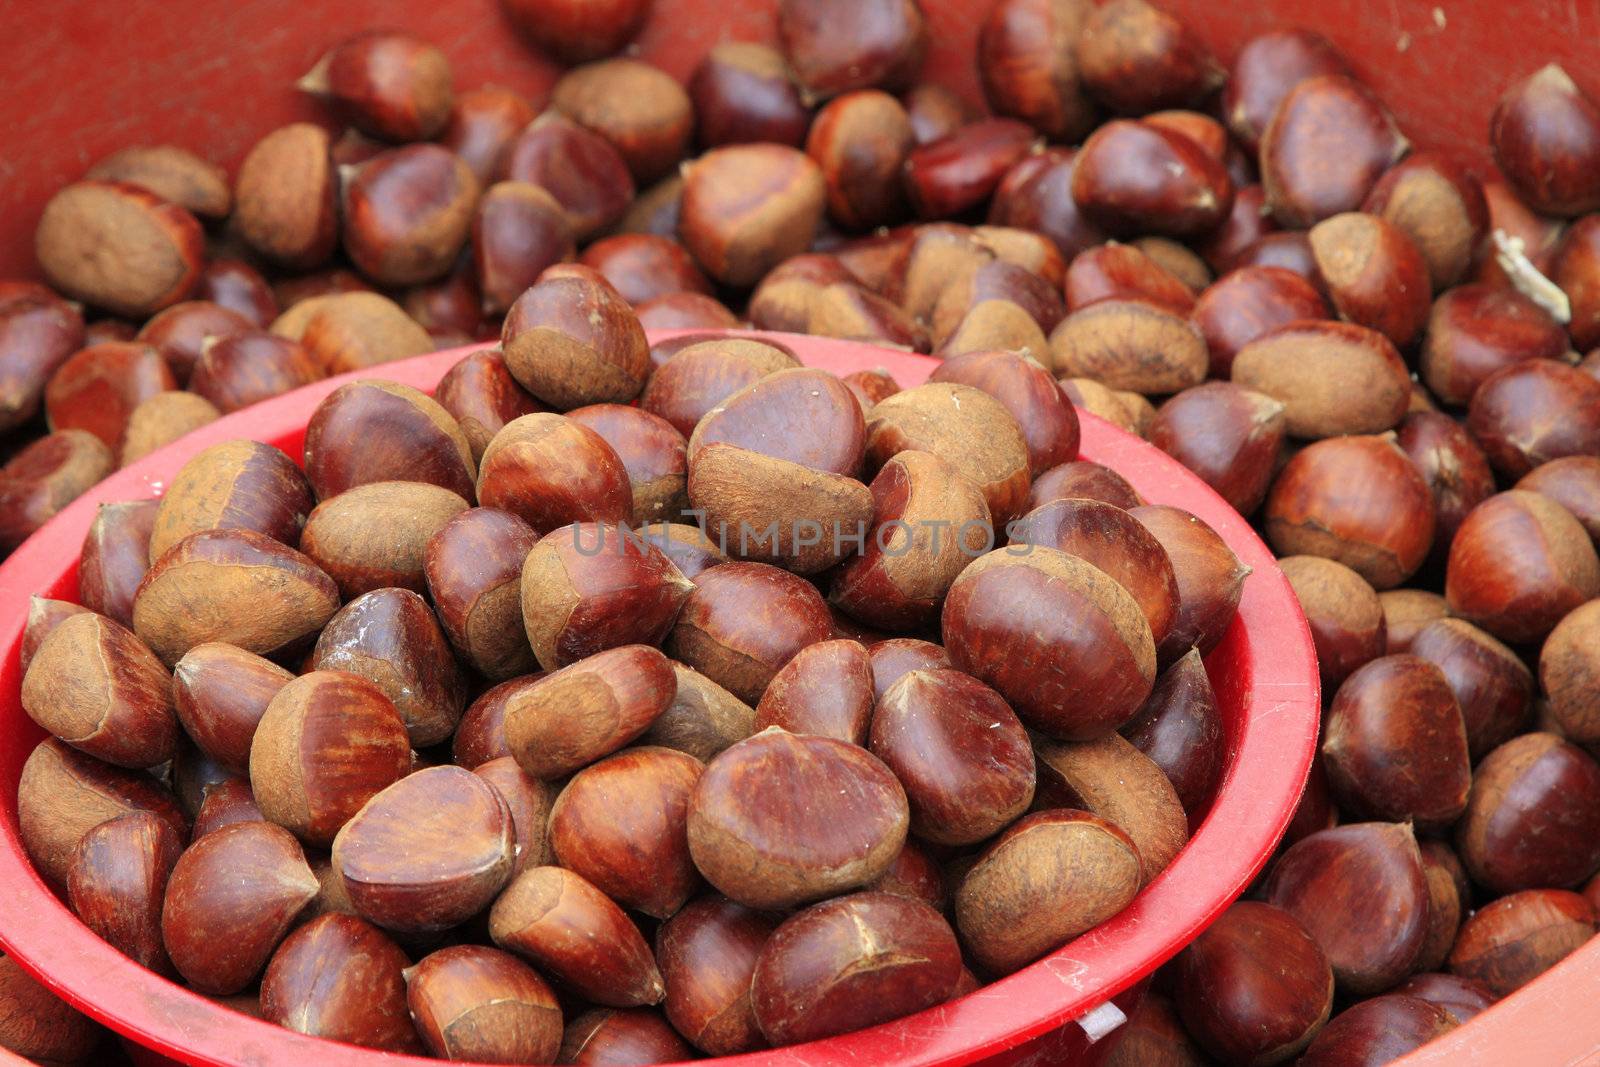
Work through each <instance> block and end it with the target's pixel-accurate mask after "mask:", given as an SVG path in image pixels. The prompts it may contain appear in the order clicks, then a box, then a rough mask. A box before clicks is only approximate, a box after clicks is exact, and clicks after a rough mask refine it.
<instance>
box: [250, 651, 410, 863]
mask: <svg viewBox="0 0 1600 1067" xmlns="http://www.w3.org/2000/svg"><path fill="white" fill-rule="evenodd" d="M410 772H411V741H410V738H408V737H407V736H406V728H405V723H403V722H402V721H401V720H400V713H399V712H397V711H396V710H395V708H394V704H393V703H391V702H390V700H389V698H388V697H386V696H384V694H383V691H382V690H380V689H379V688H378V687H377V686H376V685H374V684H373V683H371V682H369V681H367V680H366V679H365V678H359V677H357V676H356V675H353V674H345V673H343V672H341V671H313V672H311V673H310V674H305V675H301V676H300V677H299V678H296V679H295V680H294V681H292V682H289V683H288V684H287V685H285V686H284V687H283V688H282V689H280V690H278V693H277V695H276V696H274V697H273V698H272V701H271V702H270V703H269V704H268V705H267V710H266V713H265V714H263V715H262V717H261V721H260V723H259V724H258V725H257V727H256V732H255V737H254V739H253V740H252V741H251V744H250V784H251V787H252V789H253V790H254V791H255V795H256V803H257V804H258V805H260V807H261V812H262V814H263V815H265V816H266V817H267V818H268V819H269V820H271V821H272V822H274V823H277V824H278V825H279V826H283V827H285V828H287V829H289V830H291V831H293V832H294V834H295V835H296V836H297V837H299V838H300V839H301V840H303V841H305V842H306V843H307V844H311V845H321V846H324V847H325V846H327V845H330V844H332V843H333V839H334V837H335V835H337V834H338V832H339V828H340V827H342V826H343V825H344V824H345V823H346V822H348V821H349V820H350V818H351V816H353V815H355V813H356V812H357V811H359V810H361V807H362V806H363V805H364V804H366V802H367V801H368V800H370V799H371V798H372V797H374V796H376V795H377V794H378V793H379V792H380V791H382V790H383V789H384V788H386V787H387V786H389V785H391V784H393V783H394V782H397V781H399V780H400V779H401V778H403V777H405V776H406V775H407V774H409V773H410Z"/></svg>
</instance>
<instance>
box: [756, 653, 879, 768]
mask: <svg viewBox="0 0 1600 1067" xmlns="http://www.w3.org/2000/svg"><path fill="white" fill-rule="evenodd" d="M873 703H874V696H873V691H872V665H871V663H870V661H869V660H868V657H867V650H866V649H865V648H863V647H862V646H861V644H860V643H859V642H856V641H844V640H838V641H819V642H817V643H816V644H814V645H808V646H806V647H805V648H803V649H801V650H800V652H799V653H798V654H797V655H796V656H795V657H794V658H793V659H791V660H790V661H789V662H788V663H786V664H784V666H783V669H782V670H780V671H778V673H777V674H775V675H773V677H772V681H771V682H770V683H769V684H768V685H767V690H766V692H765V693H763V694H761V702H760V703H759V704H757V705H756V714H755V724H754V728H755V729H756V730H764V729H766V728H767V727H769V726H780V727H782V728H783V729H785V730H788V731H789V732H790V733H797V734H817V735H820V736H823V737H835V738H838V739H839V740H841V741H849V742H851V743H852V744H857V745H864V744H866V740H867V726H868V723H869V722H870V721H871V718H872V714H873Z"/></svg>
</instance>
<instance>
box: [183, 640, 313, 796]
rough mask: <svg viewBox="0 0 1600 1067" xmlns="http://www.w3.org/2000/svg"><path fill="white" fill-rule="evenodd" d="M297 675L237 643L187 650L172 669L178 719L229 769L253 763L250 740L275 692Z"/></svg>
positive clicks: (213, 756)
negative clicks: (234, 644) (238, 645)
mask: <svg viewBox="0 0 1600 1067" xmlns="http://www.w3.org/2000/svg"><path fill="white" fill-rule="evenodd" d="M293 678H294V675H293V674H292V673H291V672H289V671H287V670H285V669H284V668H282V667H279V666H278V665H277V664H275V663H273V662H271V661H270V660H266V659H262V658H261V657H260V656H256V655H252V654H251V653H249V652H246V651H244V650H243V649H240V648H235V647H234V646H233V645H227V644H221V643H217V642H211V643H206V644H200V645H196V646H194V647H193V648H191V649H190V650H189V651H188V652H186V653H185V654H184V656H183V658H182V659H180V660H178V662H177V665H176V666H175V667H174V668H173V670H172V695H173V704H174V707H175V709H176V711H177V716H178V721H179V722H180V723H181V724H182V725H183V728H184V731H185V732H186V733H187V734H188V735H189V737H190V738H192V739H193V740H194V742H195V744H196V745H198V746H199V747H200V749H201V751H203V752H205V754H206V755H207V756H209V757H211V758H212V759H214V760H216V761H217V762H218V763H220V764H221V765H222V766H224V767H226V768H227V769H229V770H232V771H237V772H241V773H243V772H245V771H248V770H249V767H250V743H251V740H252V739H253V738H254V737H255V732H256V726H257V724H258V723H260V721H261V716H262V715H264V714H265V713H266V710H267V706H268V705H269V704H270V703H271V702H272V698H273V697H274V696H276V695H277V694H278V691H279V690H280V689H282V688H283V687H284V686H285V685H286V684H288V683H289V682H290V681H291V680H293Z"/></svg>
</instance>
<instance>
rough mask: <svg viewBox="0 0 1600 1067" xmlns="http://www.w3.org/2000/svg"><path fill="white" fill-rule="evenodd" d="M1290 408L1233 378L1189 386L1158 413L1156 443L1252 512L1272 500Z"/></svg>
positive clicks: (1239, 508)
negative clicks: (1270, 494) (1270, 489)
mask: <svg viewBox="0 0 1600 1067" xmlns="http://www.w3.org/2000/svg"><path fill="white" fill-rule="evenodd" d="M1283 411H1284V406H1283V405H1282V404H1281V403H1279V402H1278V401H1276V400H1274V399H1272V397H1270V396H1267V395H1266V394H1265V393H1257V392H1255V391H1254V390H1251V389H1246V388H1244V387H1243V386H1239V385H1235V384H1233V383H1232V382H1207V383H1205V384H1203V385H1198V386H1195V387H1194V388H1193V389H1186V390H1184V391H1183V392H1182V393H1179V394H1178V395H1177V396H1175V397H1173V398H1172V399H1171V400H1168V401H1167V402H1166V403H1165V404H1162V405H1161V407H1160V408H1159V409H1158V410H1157V412H1156V420H1155V422H1154V423H1152V424H1151V426H1150V443H1151V444H1153V445H1155V446H1156V447H1157V448H1159V449H1161V450H1162V451H1163V452H1165V453H1167V454H1168V455H1170V456H1172V457H1173V458H1174V459H1176V460H1177V461H1178V462H1179V463H1182V464H1183V465H1184V466H1185V467H1188V468H1189V469H1190V470H1192V471H1194V472H1195V473H1196V474H1198V475H1200V477H1201V479H1202V480H1203V481H1205V483H1206V484H1207V485H1209V486H1211V488H1213V489H1215V490H1216V491H1217V493H1218V494H1219V495H1220V496H1221V497H1222V499H1224V500H1226V501H1227V502H1228V503H1229V504H1231V505H1233V507H1234V509H1235V510H1237V511H1238V512H1239V513H1240V514H1242V515H1249V514H1251V513H1252V512H1254V511H1255V510H1256V508H1258V507H1260V506H1261V502H1262V501H1263V500H1265V499H1266V496H1267V488H1268V486H1269V485H1270V484H1271V482H1272V476H1273V466H1274V464H1275V463H1276V461H1277V458H1278V452H1279V450H1280V449H1281V448H1282V446H1283V439H1284V426H1285V421H1284V417H1283Z"/></svg>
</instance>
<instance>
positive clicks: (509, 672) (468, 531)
mask: <svg viewBox="0 0 1600 1067" xmlns="http://www.w3.org/2000/svg"><path fill="white" fill-rule="evenodd" d="M537 541H538V537H537V535H536V534H535V533H534V532H533V530H532V528H530V527H529V526H528V524H527V523H525V522H523V521H522V520H521V519H519V518H517V517H516V516H515V515H513V514H511V513H510V512H508V511H499V510H496V509H494V508H471V509H468V510H467V511H463V512H461V513H460V514H459V515H457V516H455V517H454V518H452V519H451V520H450V521H449V522H447V523H445V524H444V525H443V526H441V527H440V528H439V529H438V531H437V532H435V533H434V535H433V537H432V538H430V539H429V541H428V545H427V549H426V552H425V555H424V561H423V573H424V576H425V577H426V578H427V583H428V593H429V595H430V596H431V597H432V599H433V603H434V609H435V611H436V612H437V613H438V616H439V621H440V623H441V624H442V625H443V626H444V632H445V634H446V635H447V636H448V637H449V638H450V644H451V646H452V647H454V648H455V650H456V653H457V654H458V655H460V656H461V657H462V658H463V659H464V660H466V662H467V663H468V664H470V665H471V666H472V667H473V668H474V669H476V670H477V671H478V672H479V673H481V674H483V675H485V676H486V677H488V678H490V679H491V680H495V681H503V680H505V679H507V678H511V677H514V676H516V675H519V674H524V673H526V672H528V671H531V670H533V669H534V667H535V665H536V664H535V660H534V657H533V652H532V650H531V649H530V648H529V647H528V644H527V641H526V639H525V637H524V632H525V631H523V629H522V626H521V617H522V608H521V595H520V591H519V590H520V575H521V573H522V564H523V561H524V560H525V559H526V558H527V556H528V553H529V551H530V550H531V549H532V548H533V546H534V544H535V543H537Z"/></svg>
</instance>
